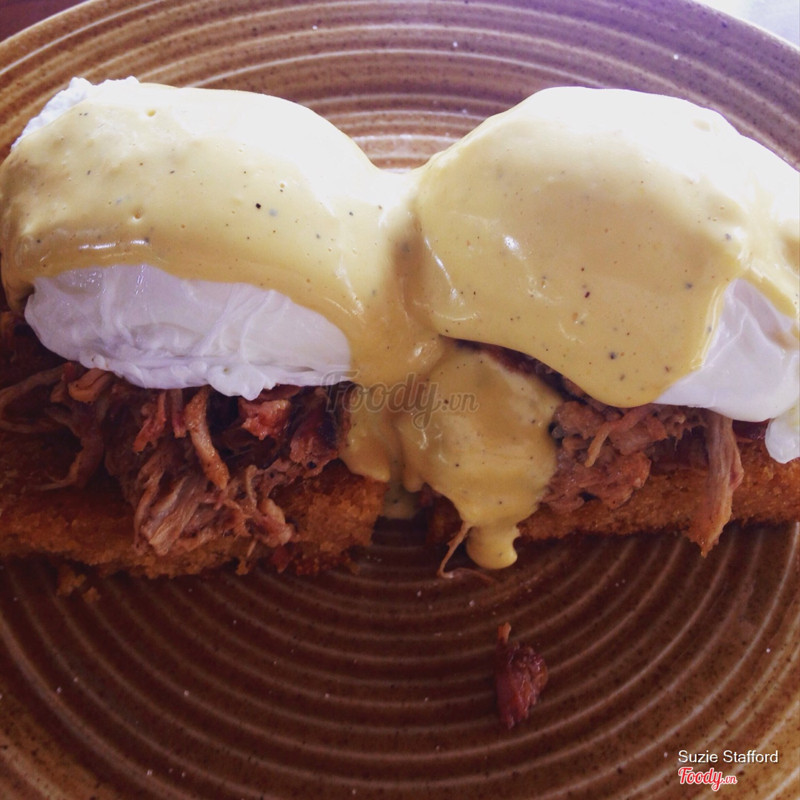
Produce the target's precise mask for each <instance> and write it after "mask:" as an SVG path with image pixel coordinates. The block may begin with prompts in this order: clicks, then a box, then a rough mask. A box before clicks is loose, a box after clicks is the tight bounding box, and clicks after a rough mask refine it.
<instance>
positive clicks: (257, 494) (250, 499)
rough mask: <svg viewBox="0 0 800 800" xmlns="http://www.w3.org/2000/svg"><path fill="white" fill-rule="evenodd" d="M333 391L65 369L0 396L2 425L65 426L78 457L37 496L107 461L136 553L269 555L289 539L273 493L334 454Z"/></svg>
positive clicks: (338, 431)
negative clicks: (183, 385) (239, 393)
mask: <svg viewBox="0 0 800 800" xmlns="http://www.w3.org/2000/svg"><path fill="white" fill-rule="evenodd" d="M340 393H341V390H340V389H335V388H334V389H324V388H321V387H312V388H298V387H294V386H280V387H276V388H275V389H272V390H266V391H264V392H262V393H261V394H260V395H259V396H258V397H257V398H255V399H254V400H252V401H248V400H245V399H243V398H228V397H224V396H222V395H220V394H218V393H217V392H214V391H213V390H212V389H211V388H210V387H207V386H206V387H202V388H200V389H185V390H181V389H168V390H152V389H140V388H137V387H134V386H132V385H130V384H129V383H127V382H126V381H124V380H122V379H120V378H117V377H115V376H114V375H113V374H111V373H109V372H104V371H102V370H99V369H90V370H86V369H85V368H83V367H81V366H79V365H77V364H75V363H73V362H66V363H64V364H62V365H60V366H57V367H54V368H51V369H48V370H44V371H42V372H39V373H36V374H34V375H32V376H30V377H28V378H26V379H24V380H22V381H20V382H19V383H17V384H15V385H13V386H11V387H8V388H6V389H4V390H2V391H0V428H3V429H4V430H9V431H15V432H20V433H32V432H46V431H48V430H53V429H55V428H58V427H66V428H68V429H69V430H70V431H71V432H72V433H73V434H74V435H75V437H76V438H77V439H78V441H79V442H80V448H81V449H80V451H79V452H78V454H77V456H76V457H75V459H74V460H73V462H72V466H71V468H70V470H69V472H68V474H67V475H65V476H64V477H63V478H61V479H59V480H56V481H53V482H52V483H51V484H49V485H48V486H46V487H43V488H60V487H65V486H72V485H74V486H83V485H85V484H86V482H87V481H88V480H89V478H90V477H91V476H92V475H93V474H94V473H95V472H96V470H97V469H98V468H99V467H100V466H101V464H102V465H104V466H105V468H106V470H107V471H108V472H109V474H110V475H112V476H113V477H114V478H115V479H116V480H117V481H118V483H119V485H120V487H121V490H122V493H123V495H124V497H125V499H126V500H127V501H128V502H129V503H130V505H131V506H132V507H133V509H134V528H135V536H136V543H137V545H138V546H140V547H152V548H153V549H154V550H155V551H156V552H157V553H158V554H161V555H163V554H166V553H168V552H170V551H172V550H174V549H179V550H191V549H193V548H194V547H197V546H200V545H202V544H203V543H204V542H206V541H208V540H209V539H211V538H214V537H218V536H219V535H220V531H229V532H232V533H233V534H234V535H237V536H247V537H251V538H253V539H254V540H257V541H261V542H263V543H265V544H266V545H268V546H269V547H273V548H277V547H280V546H281V545H285V544H286V543H287V542H288V541H289V540H290V539H291V537H292V535H293V534H294V532H295V531H294V527H293V525H292V524H291V523H290V522H289V521H287V520H286V519H285V517H284V515H283V512H282V511H281V509H280V508H279V507H278V506H277V505H276V504H275V502H274V501H273V500H272V499H271V498H270V495H271V494H272V492H273V491H274V490H275V489H276V488H277V487H279V486H282V485H286V484H288V483H291V482H293V481H295V480H297V479H298V478H301V477H310V476H313V475H317V474H319V473H320V472H321V471H322V469H323V467H325V466H326V465H327V464H328V463H329V462H330V461H332V460H333V459H334V458H336V456H337V453H338V447H339V441H340V437H341V435H342V432H343V424H344V423H343V417H342V414H341V407H342V402H341V398H340V397H339V396H338V395H339V394H340Z"/></svg>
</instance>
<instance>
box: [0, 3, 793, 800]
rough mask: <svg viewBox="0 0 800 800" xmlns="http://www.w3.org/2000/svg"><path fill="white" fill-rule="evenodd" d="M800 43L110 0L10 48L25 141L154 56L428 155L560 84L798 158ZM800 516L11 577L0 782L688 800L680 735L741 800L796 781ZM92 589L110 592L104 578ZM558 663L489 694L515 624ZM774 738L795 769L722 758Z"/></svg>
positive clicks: (72, 789)
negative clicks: (95, 85) (537, 683)
mask: <svg viewBox="0 0 800 800" xmlns="http://www.w3.org/2000/svg"><path fill="white" fill-rule="evenodd" d="M798 69H800V55H799V54H798V51H797V50H796V49H793V48H791V47H789V46H788V45H785V44H783V43H781V42H780V41H778V40H777V39H773V38H771V37H769V36H767V35H765V34H763V33H761V32H759V31H757V30H755V29H752V28H749V27H747V26H745V25H743V24H738V23H735V22H733V21H731V20H729V19H727V18H725V17H723V16H721V15H719V14H717V13H715V12H713V11H711V10H708V9H704V8H701V7H699V6H695V5H692V4H690V3H688V2H684V1H683V0H669V2H662V3H652V2H646V1H645V0H629V1H628V2H619V1H618V0H615V1H614V2H612V0H591V2H588V1H587V0H535V1H533V2H531V1H530V0H528V2H521V1H520V2H510V0H509V1H508V2H499V1H495V0H482V1H481V2H467V3H465V2H462V1H461V0H459V1H458V2H456V1H455V0H453V1H452V2H451V0H438V1H437V2H430V1H429V0H425V1H424V2H423V0H411V1H410V2H377V0H373V1H372V2H369V0H347V1H342V2H337V1H334V2H325V3H322V2H319V3H318V2H292V3H282V2H277V0H276V1H275V2H264V1H262V2H259V1H258V0H232V1H228V2H225V3H219V2H216V0H199V1H198V0H193V1H192V2H189V1H188V0H171V1H170V2H166V1H165V0H135V1H132V0H96V1H95V0H92V1H90V2H88V3H85V4H83V5H81V6H78V7H76V8H74V9H70V10H69V11H67V12H65V13H63V14H61V15H59V16H57V17H54V18H51V19H50V20H47V21H46V22H44V23H42V24H40V25H37V26H35V27H33V28H29V29H27V30H26V31H24V32H22V33H21V34H19V35H17V36H15V37H12V38H11V39H9V40H7V41H6V42H4V43H2V44H0V108H1V109H2V114H0V156H4V155H5V153H6V152H7V148H8V146H9V144H10V142H11V141H12V140H13V139H14V138H15V137H16V135H17V134H18V133H19V131H20V130H21V128H22V126H23V125H24V123H25V121H26V120H27V119H28V118H29V117H30V116H32V115H33V114H35V113H37V112H38V110H39V108H40V107H41V105H42V104H43V102H44V101H45V100H46V99H47V98H48V97H49V96H50V95H51V94H52V93H53V92H55V91H57V90H58V89H60V88H61V87H63V86H64V85H65V84H66V83H67V82H68V80H69V79H70V78H71V77H72V76H73V75H83V76H85V77H87V78H90V79H92V80H101V79H103V78H108V77H124V76H126V75H129V74H135V75H137V76H138V77H140V78H141V79H145V80H153V81H161V82H166V83H174V84H179V85H188V84H195V85H203V86H214V87H236V88H243V89H251V90H256V91H263V92H268V93H272V94H278V95H281V96H283V97H288V98H289V99H292V100H296V101H298V102H301V103H304V104H307V105H309V106H311V107H313V108H314V109H315V110H317V111H319V112H320V113H322V114H323V115H324V116H326V117H328V118H329V119H330V120H332V121H333V122H334V123H336V124H337V125H339V126H340V127H342V128H343V129H344V130H345V131H347V132H348V133H349V134H351V135H353V136H354V137H356V139H357V140H358V141H359V143H360V144H361V145H362V146H363V147H364V148H365V150H366V151H367V152H368V153H369V154H370V155H371V156H372V157H373V158H374V159H375V160H376V161H377V162H378V163H379V164H381V165H384V166H387V167H397V168H402V167H407V166H410V165H412V164H416V163H419V162H420V161H421V160H422V159H424V158H425V157H427V156H428V155H430V154H431V153H433V152H435V151H436V150H439V149H441V148H442V147H443V146H445V145H446V144H448V143H449V142H450V141H452V140H453V139H454V138H456V137H458V136H461V135H463V134H464V133H466V132H467V131H468V130H470V129H471V128H472V127H473V126H474V125H475V124H476V123H477V122H479V121H480V120H481V119H483V118H484V117H485V116H487V115H488V114H491V113H494V112H497V111H500V110H502V109H504V108H506V107H508V106H510V105H512V104H513V103H515V102H517V101H519V100H521V99H522V98H523V97H525V96H526V95H528V94H530V93H531V92H533V91H535V90H537V89H539V88H542V87H544V86H549V85H556V84H584V85H590V86H621V87H627V88H634V89H641V90H646V91H656V92H664V93H670V94H677V95H680V96H682V97H686V98H688V99H690V100H693V101H695V102H699V103H702V104H704V105H709V106H711V107H714V108H716V109H718V110H720V111H722V112H723V113H724V114H726V116H728V118H729V119H730V120H731V121H732V122H733V123H734V124H735V125H737V126H738V127H739V128H740V130H742V131H744V132H745V133H747V134H749V135H752V136H754V137H755V138H757V139H759V140H761V141H762V142H764V143H765V144H766V145H768V146H769V147H771V148H772V149H774V150H776V151H777V152H778V153H779V154H780V155H782V156H783V157H784V158H786V159H787V160H789V161H791V162H792V163H794V164H795V165H797V164H798V162H800V144H798V141H797V136H796V131H797V123H798V119H800V90H798V86H797V80H796V76H797V73H798ZM799 553H800V537H798V533H797V531H796V530H793V531H785V530H784V531H769V530H756V531H737V530H732V531H729V532H727V533H726V535H725V536H724V537H723V540H722V542H721V544H720V545H719V546H718V547H717V548H716V549H715V550H714V551H713V552H712V554H711V555H710V556H709V557H708V558H707V559H701V558H700V556H699V554H698V552H697V549H696V548H695V547H694V546H693V545H691V544H689V543H687V542H685V541H683V540H681V539H678V538H673V537H670V536H667V537H661V538H657V539H656V538H647V537H631V538H630V539H626V540H625V541H603V540H591V539H575V540H573V541H567V542H562V543H558V544H550V543H545V544H537V545H536V546H533V547H528V548H526V549H525V550H524V551H523V553H522V555H521V558H520V560H519V562H518V563H517V565H515V566H514V567H513V568H510V569H508V570H506V571H504V572H502V573H499V574H497V575H496V576H494V580H493V581H492V582H491V583H486V582H484V581H481V580H479V579H477V578H475V577H474V576H470V575H463V576H462V577H459V578H457V579H455V580H451V581H446V580H437V579H436V578H435V577H434V573H435V570H436V566H437V563H438V558H439V555H440V554H438V553H431V552H428V551H426V550H425V548H423V547H422V543H421V537H420V534H419V532H417V531H414V530H413V529H408V528H403V527H402V526H395V527H384V528H382V529H381V530H380V531H379V532H378V535H377V542H376V545H375V547H374V548H372V549H371V550H370V551H369V552H367V553H364V554H363V555H361V556H360V557H359V558H358V559H357V561H356V567H357V569H356V570H354V571H335V572H332V573H329V574H326V575H323V576H320V577H319V578H317V579H298V578H295V577H293V576H288V575H283V576H274V575H271V574H269V573H268V572H267V571H260V570H257V571H255V572H254V573H253V574H251V575H248V576H244V577H242V576H234V575H232V574H228V573H223V574H219V575H216V576H213V577H209V578H206V579H184V580H176V581H173V582H166V581H154V582H145V581H136V580H132V579H129V578H127V577H124V576H118V577H115V578H111V579H106V580H98V579H89V581H88V583H86V584H84V585H83V586H82V587H80V589H79V590H78V591H77V592H75V593H74V594H73V595H71V596H69V597H62V596H59V595H58V594H57V593H56V592H55V585H56V581H55V576H54V574H53V572H52V571H51V570H50V568H49V567H47V566H46V565H44V564H41V563H38V562H35V561H34V562H27V563H22V564H21V563H14V564H10V565H6V566H4V567H2V568H0V796H2V797H4V798H12V799H13V800H22V799H23V798H25V799H26V800H27V799H28V798H37V799H38V798H64V799H65V800H73V799H74V800H77V798H89V797H93V798H96V800H105V799H106V798H133V797H137V798H139V797H141V798H219V799H220V800H228V798H230V800H234V798H248V799H250V798H281V799H283V798H312V797H319V796H324V797H326V798H327V800H339V798H342V799H344V798H348V799H349V800H352V798H370V800H372V798H386V799H388V800H401V799H402V800H405V799H406V798H407V799H408V800H412V798H413V799H414V800H417V799H418V798H436V799H437V800H438V799H439V798H441V800H448V799H449V798H454V799H455V798H458V799H459V800H478V798H498V797H502V798H504V800H510V799H512V798H520V799H523V798H532V797H537V798H539V797H541V798H563V797H566V796H569V797H575V798H604V797H607V798H635V797H643V798H644V797H647V798H686V797H693V796H708V793H709V792H710V791H711V789H710V788H709V787H707V786H698V785H681V784H680V782H679V768H680V767H681V766H682V765H683V763H682V761H681V758H682V755H681V753H682V751H684V752H685V754H686V755H691V756H693V757H694V756H697V755H700V754H706V753H709V754H711V755H712V756H716V757H717V759H718V761H717V763H716V764H710V765H709V764H693V765H692V766H694V768H695V770H696V771H697V772H706V771H707V770H708V768H709V766H711V767H713V768H714V769H716V770H718V771H719V772H720V773H721V774H722V776H724V777H725V778H733V777H735V778H736V779H737V784H736V786H725V787H724V788H723V791H725V792H728V794H729V796H730V797H736V798H754V799H755V798H759V800H760V798H786V799H787V800H789V798H796V797H797V796H798V795H799V794H800V755H798V754H799V753H800V736H799V735H798V724H799V723H800V698H799V697H798V695H799V694H800V691H799V689H798V683H799V682H798V680H797V665H798V659H799V657H800V599H799V597H800V592H799V591H798V589H799V588H800V587H798V582H799V580H798V554H799ZM87 588H91V591H90V592H87V591H85V590H86V589H87ZM503 622H510V623H511V626H512V638H519V639H521V640H524V641H525V642H527V643H529V644H531V645H533V646H535V647H536V648H537V649H538V650H539V651H540V652H541V653H542V654H543V655H544V657H545V659H546V661H547V663H548V665H549V668H550V682H549V684H548V686H547V688H546V690H545V692H544V694H543V696H542V699H541V700H540V703H539V704H538V705H537V706H536V707H535V708H534V710H533V713H532V715H531V718H530V719H529V720H528V721H527V722H526V723H524V724H522V725H520V726H518V727H517V728H515V729H514V730H513V731H511V732H508V731H505V730H504V729H502V728H501V726H500V725H499V722H498V720H497V717H496V714H495V711H494V697H493V685H492V657H493V649H494V639H495V633H496V630H497V626H498V625H499V624H501V623H503ZM748 751H754V753H756V754H757V757H758V758H759V759H761V757H763V756H766V755H767V754H774V753H776V752H777V759H778V760H777V763H775V762H773V761H769V760H766V761H764V760H759V761H754V758H756V756H753V755H751V756H749V763H748V762H747V761H745V762H733V763H730V762H728V761H726V758H730V755H728V754H730V753H740V754H742V757H743V758H745V759H747V758H748V756H747V753H748Z"/></svg>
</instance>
